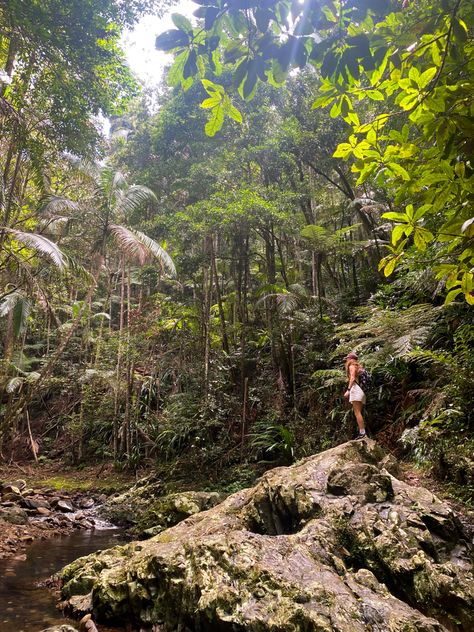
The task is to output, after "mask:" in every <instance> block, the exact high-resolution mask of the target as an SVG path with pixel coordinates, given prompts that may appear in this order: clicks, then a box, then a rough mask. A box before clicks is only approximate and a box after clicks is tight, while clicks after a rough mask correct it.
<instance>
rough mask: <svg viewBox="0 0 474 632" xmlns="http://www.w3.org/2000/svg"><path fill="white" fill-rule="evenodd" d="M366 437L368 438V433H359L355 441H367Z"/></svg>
mask: <svg viewBox="0 0 474 632" xmlns="http://www.w3.org/2000/svg"><path fill="white" fill-rule="evenodd" d="M366 437H367V433H366V432H359V434H358V435H357V437H356V438H355V441H360V440H361V439H365V438H366Z"/></svg>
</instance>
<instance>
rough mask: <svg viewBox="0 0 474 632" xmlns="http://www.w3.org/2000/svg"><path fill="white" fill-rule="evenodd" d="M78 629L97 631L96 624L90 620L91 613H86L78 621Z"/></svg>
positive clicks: (90, 631) (86, 631)
mask: <svg viewBox="0 0 474 632" xmlns="http://www.w3.org/2000/svg"><path fill="white" fill-rule="evenodd" d="M79 630H80V631H81V632H97V628H96V625H95V623H94V621H93V620H92V615H91V614H86V615H84V616H83V617H82V619H81V620H80V621H79Z"/></svg>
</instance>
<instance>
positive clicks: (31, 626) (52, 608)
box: [0, 529, 119, 632]
mask: <svg viewBox="0 0 474 632" xmlns="http://www.w3.org/2000/svg"><path fill="white" fill-rule="evenodd" d="M118 535H119V532H118V531H117V529H107V530H95V531H80V532H76V533H73V534H72V535H70V536H67V537H63V538H53V539H50V540H43V541H39V542H35V543H33V544H32V545H31V546H29V547H28V549H27V555H26V560H25V559H24V556H23V557H22V556H19V557H18V558H17V559H8V560H0V629H1V632H39V631H40V630H43V629H44V628H47V627H49V626H51V625H60V624H62V623H66V622H67V621H66V620H65V619H64V617H63V616H62V614H61V612H60V611H59V610H57V609H56V604H55V600H54V597H53V596H52V595H51V593H50V592H49V591H48V590H46V589H44V588H38V587H36V583H37V582H39V581H41V580H44V579H46V578H47V577H49V576H50V575H52V574H53V573H55V572H56V571H58V570H59V569H60V568H62V567H63V566H65V565H66V564H69V562H72V561H73V560H75V559H77V558H78V557H81V556H83V555H87V554H88V553H93V552H94V551H98V550H101V549H106V548H110V547H111V546H115V545H116V544H118V543H119V541H118ZM69 623H71V624H72V625H75V624H74V623H73V622H69ZM76 627H77V626H76ZM100 630H101V632H105V628H104V627H103V626H101V627H100Z"/></svg>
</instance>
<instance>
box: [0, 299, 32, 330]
mask: <svg viewBox="0 0 474 632" xmlns="http://www.w3.org/2000/svg"><path fill="white" fill-rule="evenodd" d="M12 312H13V333H14V335H15V336H16V337H18V336H20V335H21V334H22V333H23V332H24V331H25V330H26V323H27V320H28V316H29V315H30V312H31V302H30V300H29V299H28V297H27V296H25V294H23V292H21V291H19V290H15V291H14V292H12V293H11V294H9V295H8V296H5V298H4V299H3V300H2V302H1V303H0V317H3V316H7V315H8V314H10V313H12Z"/></svg>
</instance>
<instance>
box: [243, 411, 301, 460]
mask: <svg viewBox="0 0 474 632" xmlns="http://www.w3.org/2000/svg"><path fill="white" fill-rule="evenodd" d="M249 438H250V442H249V448H250V452H251V454H252V455H253V456H254V458H256V459H259V458H261V457H263V458H265V457H266V458H267V459H268V458H270V459H282V460H284V461H285V462H286V463H291V462H292V461H293V460H294V458H295V436H294V434H293V433H292V432H291V430H290V429H289V428H288V427H286V426H284V425H283V424H282V423H280V422H279V421H278V420H277V419H275V418H274V416H273V415H268V416H266V417H262V418H261V419H259V420H258V422H256V423H255V424H254V426H253V428H252V432H251V433H250V437H249Z"/></svg>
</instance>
